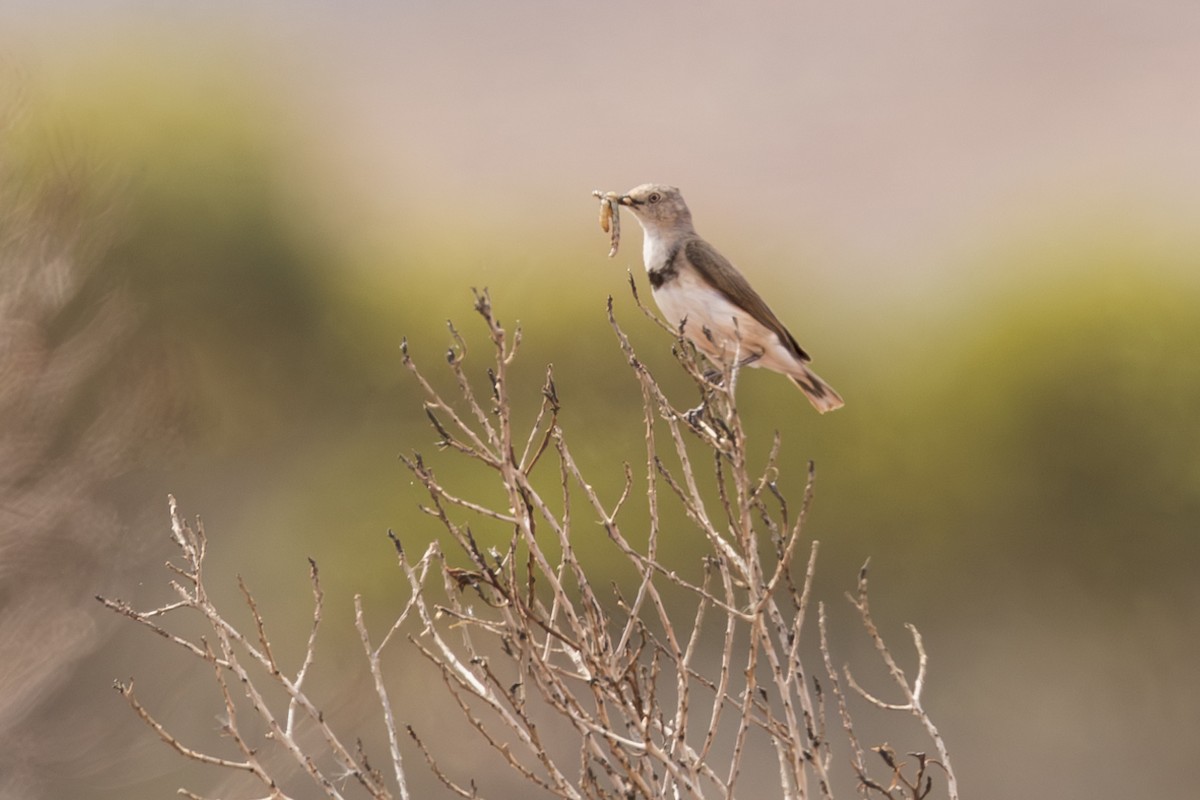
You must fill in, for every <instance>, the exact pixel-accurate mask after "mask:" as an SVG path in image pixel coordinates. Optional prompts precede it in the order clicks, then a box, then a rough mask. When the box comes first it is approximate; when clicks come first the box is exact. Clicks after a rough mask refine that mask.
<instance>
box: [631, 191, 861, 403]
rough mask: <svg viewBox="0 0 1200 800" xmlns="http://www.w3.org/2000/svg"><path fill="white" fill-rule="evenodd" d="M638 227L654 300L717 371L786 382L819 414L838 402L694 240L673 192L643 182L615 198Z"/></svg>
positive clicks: (730, 270) (791, 341) (773, 320)
mask: <svg viewBox="0 0 1200 800" xmlns="http://www.w3.org/2000/svg"><path fill="white" fill-rule="evenodd" d="M616 203H617V204H618V205H619V206H622V207H625V208H628V209H629V210H630V211H631V212H632V213H633V215H634V217H636V218H637V221H638V223H639V224H640V225H641V226H642V232H643V234H644V236H643V243H642V260H643V261H644V262H645V265H646V272H647V274H648V276H649V279H650V288H651V293H652V294H653V295H654V301H655V303H657V304H658V307H659V309H660V310H661V311H662V313H663V314H664V315H665V316H666V317H667V319H668V320H669V321H670V322H671V323H672V324H673V325H675V326H676V328H677V329H678V330H679V331H680V332H681V333H682V334H683V335H684V336H686V337H687V338H688V339H689V340H690V341H691V342H692V343H694V344H695V345H696V348H697V349H698V350H700V351H701V352H702V353H704V354H705V355H706V356H708V357H709V359H711V360H712V361H714V362H715V363H718V364H722V365H725V366H729V361H730V359H731V358H733V357H734V354H735V353H736V354H737V357H738V362H739V363H738V366H745V367H765V368H767V369H769V370H772V371H774V372H779V373H782V374H784V375H786V376H787V377H788V378H790V379H791V380H792V382H793V383H795V384H796V386H797V387H799V389H800V391H801V392H803V393H804V395H805V397H807V398H808V401H809V402H810V403H812V405H813V407H814V408H815V409H816V410H817V411H819V412H820V413H822V414H824V413H825V412H827V411H833V410H834V409H837V408H841V407H842V405H843V404H844V403H843V401H842V397H841V395H839V394H838V393H837V392H836V391H834V389H833V387H832V386H830V385H829V384H827V383H826V382H825V381H823V380H821V378H820V377H818V376H817V374H816V373H815V372H813V371H812V369H810V368H809V366H808V364H809V362H810V361H811V360H812V359H810V358H809V355H808V353H806V352H805V351H804V349H803V348H802V347H800V345H799V343H798V342H797V341H796V337H794V336H792V334H791V333H790V332H789V331H788V329H787V328H786V327H784V325H783V323H782V322H780V321H779V317H777V316H775V312H773V311H772V310H771V309H770V307H769V306H768V305H767V304H766V302H765V301H764V300H763V299H762V297H761V296H760V295H759V294H758V292H756V291H754V288H753V287H752V286H751V285H750V282H749V281H747V280H746V278H745V276H743V275H742V273H740V272H738V270H737V268H736V267H734V266H733V264H732V263H730V261H729V259H727V258H725V256H723V255H721V253H720V252H718V251H717V249H716V248H715V247H713V246H712V245H711V244H709V243H708V242H706V241H705V240H704V239H702V238H700V235H699V234H697V233H696V228H695V227H694V226H693V224H692V213H691V211H689V210H688V207H687V203H685V202H684V200H683V195H682V194H681V193H680V191H679V189H678V188H677V187H674V186H667V185H665V184H659V183H645V184H642V185H641V186H638V187H636V188H634V189H630V190H629V191H628V192H626V193H625V194H624V195H621V196H620V197H618V198H617V199H616Z"/></svg>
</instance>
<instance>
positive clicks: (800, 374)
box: [788, 364, 845, 414]
mask: <svg viewBox="0 0 1200 800" xmlns="http://www.w3.org/2000/svg"><path fill="white" fill-rule="evenodd" d="M788 377H789V378H791V379H792V383H794V384H796V385H797V386H798V387H800V391H802V392H804V396H805V397H807V398H808V402H810V403H812V404H813V408H815V409H816V410H817V411H820V412H821V413H822V414H824V413H825V412H826V411H833V410H835V409H838V408H841V407H842V406H844V405H845V402H843V401H842V396H841V395H840V394H838V393H837V392H836V391H834V388H833V387H832V386H830V385H829V384H828V383H826V382H825V381H823V380H821V378H820V377H819V376H818V375H817V373H815V372H813V371H812V370H811V369H809V368H808V367H807V366H804V365H803V364H802V365H800V367H799V368H798V369H797V370H796V372H794V373H792V374H790V375H788Z"/></svg>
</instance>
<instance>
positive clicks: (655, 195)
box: [646, 192, 662, 203]
mask: <svg viewBox="0 0 1200 800" xmlns="http://www.w3.org/2000/svg"><path fill="white" fill-rule="evenodd" d="M659 200H662V195H661V194H659V193H658V192H651V193H650V196H649V197H647V198H646V202H647V203H657V202H658V201H659Z"/></svg>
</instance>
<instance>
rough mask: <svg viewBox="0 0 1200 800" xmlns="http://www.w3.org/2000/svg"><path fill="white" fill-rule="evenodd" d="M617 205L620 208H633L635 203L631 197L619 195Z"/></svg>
mask: <svg viewBox="0 0 1200 800" xmlns="http://www.w3.org/2000/svg"><path fill="white" fill-rule="evenodd" d="M617 205H622V206H635V205H637V203H635V202H634V200H633V198H632V197H630V196H629V195H627V194H623V195H621V196H620V197H618V198H617Z"/></svg>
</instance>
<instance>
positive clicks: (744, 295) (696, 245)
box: [684, 237, 812, 361]
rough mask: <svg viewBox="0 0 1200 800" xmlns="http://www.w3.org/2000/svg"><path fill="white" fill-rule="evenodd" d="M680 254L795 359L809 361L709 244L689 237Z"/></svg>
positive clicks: (743, 279) (784, 329) (773, 316)
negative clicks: (769, 332) (776, 337)
mask: <svg viewBox="0 0 1200 800" xmlns="http://www.w3.org/2000/svg"><path fill="white" fill-rule="evenodd" d="M684 254H685V255H686V256H687V260H688V261H689V262H691V265H692V266H693V267H695V268H696V271H697V272H699V273H700V276H701V277H702V278H704V280H706V281H708V282H709V283H710V284H711V285H712V286H713V287H715V288H716V289H717V290H718V291H719V292H720V293H721V294H723V295H725V297H726V298H727V299H728V300H729V301H730V302H731V303H733V304H734V305H735V306H738V307H739V308H743V309H745V310H746V313H748V314H749V315H750V316H752V317H754V318H755V319H756V320H758V321H759V322H761V323H762V324H763V325H764V326H766V327H767V328H769V329H771V330H772V331H774V332H775V334H776V335H777V336H778V337H779V341H781V342H783V343H784V345H786V346H787V347H788V348H789V349H791V351H792V352H793V353H795V354H796V357H797V358H799V359H800V360H801V361H811V360H812V359H811V358H809V357H808V353H806V352H804V349H803V348H802V347H800V345H799V344H798V343H797V342H796V339H795V337H793V336H792V334H791V333H790V332H789V331H788V329H787V328H785V327H784V326H783V323H782V322H780V321H779V317H777V316H775V312H774V311H772V310H771V309H770V308H769V307H768V306H767V304H766V303H765V302H764V301H763V299H762V298H761V297H759V296H758V292H756V291H754V289H753V288H752V287H751V286H750V282H749V281H747V280H746V279H745V278H744V277H743V276H742V273H740V272H738V271H737V269H735V268H734V266H733V264H730V263H729V259H727V258H725V256H723V255H721V254H720V253H718V252H717V251H716V249H715V248H714V247H713V246H712V245H711V244H709V243H708V242H706V241H704V240H703V239H701V238H699V237H697V238H695V239H689V240H688V242H687V244H686V245H684Z"/></svg>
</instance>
